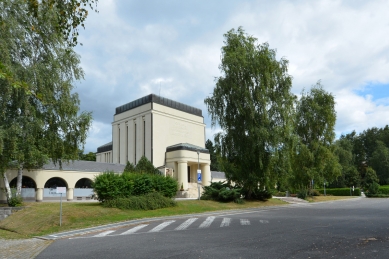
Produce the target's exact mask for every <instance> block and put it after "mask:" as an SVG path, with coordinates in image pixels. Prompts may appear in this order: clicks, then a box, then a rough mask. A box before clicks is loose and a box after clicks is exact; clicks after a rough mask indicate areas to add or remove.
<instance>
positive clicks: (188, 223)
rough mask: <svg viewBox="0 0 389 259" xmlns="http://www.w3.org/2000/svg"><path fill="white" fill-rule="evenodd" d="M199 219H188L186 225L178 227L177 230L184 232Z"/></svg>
mask: <svg viewBox="0 0 389 259" xmlns="http://www.w3.org/2000/svg"><path fill="white" fill-rule="evenodd" d="M197 219H198V218H190V219H187V220H186V221H185V222H184V223H182V224H181V225H179V226H178V227H176V229H175V230H184V229H187V228H188V227H189V226H190V225H191V224H192V223H193V222H195V221H196V220H197Z"/></svg>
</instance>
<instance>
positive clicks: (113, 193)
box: [92, 172, 131, 201]
mask: <svg viewBox="0 0 389 259" xmlns="http://www.w3.org/2000/svg"><path fill="white" fill-rule="evenodd" d="M125 185H126V182H125V181H124V179H123V177H122V176H121V175H120V174H117V173H114V172H105V173H102V174H100V175H98V176H96V177H95V180H94V181H93V183H92V187H93V190H94V192H95V193H96V194H97V197H98V199H99V201H105V200H110V199H115V198H118V197H126V196H127V194H129V193H131V188H126V187H127V186H125Z"/></svg>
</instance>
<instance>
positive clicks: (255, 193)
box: [241, 188, 272, 201]
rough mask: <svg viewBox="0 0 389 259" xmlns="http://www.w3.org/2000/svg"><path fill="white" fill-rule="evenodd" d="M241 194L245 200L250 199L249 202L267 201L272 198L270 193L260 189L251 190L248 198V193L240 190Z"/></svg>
mask: <svg viewBox="0 0 389 259" xmlns="http://www.w3.org/2000/svg"><path fill="white" fill-rule="evenodd" d="M241 194H242V196H243V197H244V198H245V199H246V200H247V199H250V200H260V201H267V200H268V199H270V198H271V197H272V193H271V191H269V190H262V189H260V188H258V189H255V190H252V191H251V195H250V196H249V191H248V190H245V189H242V191H241Z"/></svg>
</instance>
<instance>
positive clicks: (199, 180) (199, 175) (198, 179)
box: [197, 173, 201, 182]
mask: <svg viewBox="0 0 389 259" xmlns="http://www.w3.org/2000/svg"><path fill="white" fill-rule="evenodd" d="M197 181H198V182H201V173H197Z"/></svg>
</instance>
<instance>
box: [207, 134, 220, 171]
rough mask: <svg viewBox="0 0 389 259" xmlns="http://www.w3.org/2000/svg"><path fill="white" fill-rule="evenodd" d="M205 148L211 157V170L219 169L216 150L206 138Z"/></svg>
mask: <svg viewBox="0 0 389 259" xmlns="http://www.w3.org/2000/svg"><path fill="white" fill-rule="evenodd" d="M205 148H206V149H208V151H209V155H210V157H211V171H219V166H218V163H217V157H216V150H215V147H214V146H213V143H212V141H211V140H209V139H207V141H205Z"/></svg>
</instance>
